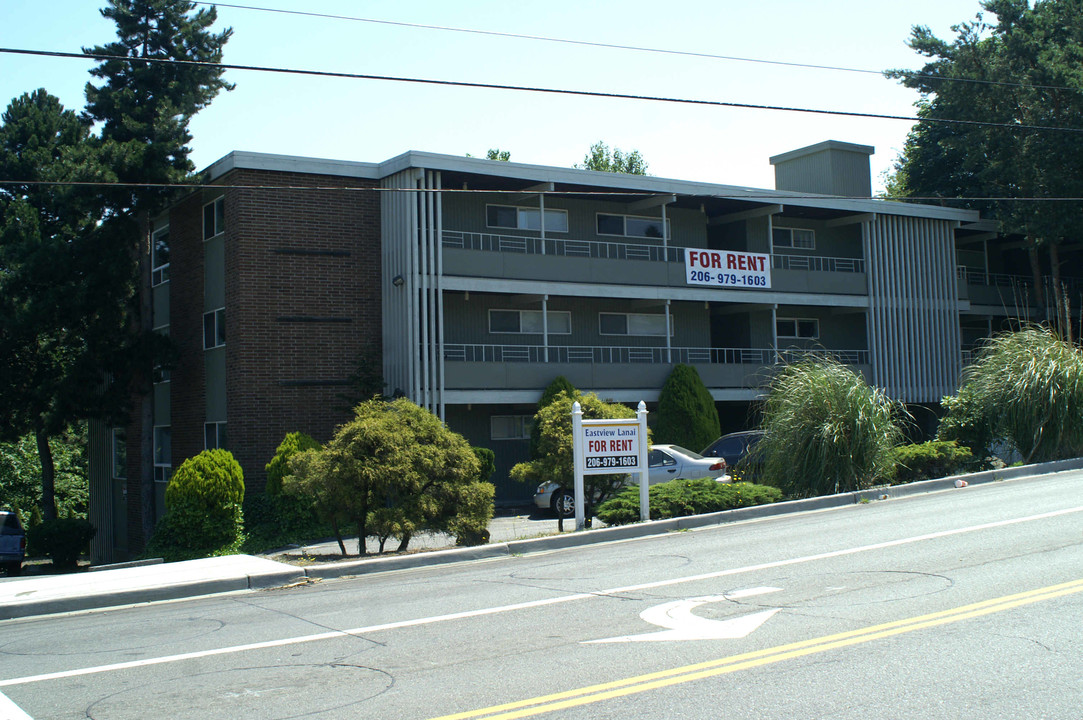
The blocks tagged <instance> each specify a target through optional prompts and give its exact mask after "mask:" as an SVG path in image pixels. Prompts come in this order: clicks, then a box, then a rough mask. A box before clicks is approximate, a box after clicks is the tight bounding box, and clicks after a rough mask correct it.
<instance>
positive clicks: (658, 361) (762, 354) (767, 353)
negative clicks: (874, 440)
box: [444, 344, 869, 365]
mask: <svg viewBox="0 0 1083 720" xmlns="http://www.w3.org/2000/svg"><path fill="white" fill-rule="evenodd" d="M815 355H829V356H831V357H833V358H835V359H836V360H838V361H839V362H841V363H843V364H845V365H867V364H868V363H869V351H868V350H825V349H822V348H820V349H807V350H802V349H797V348H790V349H786V350H773V349H771V348H693V347H674V348H669V349H667V348H664V347H623V346H590V345H550V346H549V347H548V353H547V352H546V347H545V346H543V345H451V344H445V345H444V360H447V361H449V362H497V363H500V362H511V363H516V362H527V363H541V362H550V363H595V364H602V363H613V364H632V363H644V364H651V365H662V364H670V363H684V364H686V365H773V364H775V363H776V362H786V363H792V362H796V361H797V360H801V359H804V358H807V357H810V356H815ZM546 358H548V359H546Z"/></svg>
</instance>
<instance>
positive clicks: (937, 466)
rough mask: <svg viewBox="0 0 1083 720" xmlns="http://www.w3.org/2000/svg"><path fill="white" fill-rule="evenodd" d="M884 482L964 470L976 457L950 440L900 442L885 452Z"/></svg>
mask: <svg viewBox="0 0 1083 720" xmlns="http://www.w3.org/2000/svg"><path fill="white" fill-rule="evenodd" d="M888 462H889V463H890V469H889V470H888V478H887V479H888V482H890V483H891V484H892V485H904V484H906V483H912V482H918V481H919V480H930V479H933V478H942V477H948V476H950V475H959V474H961V473H964V472H967V471H969V470H971V469H973V468H974V466H975V465H977V463H978V460H977V458H975V457H974V455H973V453H971V452H970V448H968V447H960V446H959V444H958V443H957V442H955V441H954V440H951V441H944V440H934V441H931V442H925V443H919V444H917V445H901V446H899V447H897V448H894V449H892V450H891V452H890V453H889V459H888Z"/></svg>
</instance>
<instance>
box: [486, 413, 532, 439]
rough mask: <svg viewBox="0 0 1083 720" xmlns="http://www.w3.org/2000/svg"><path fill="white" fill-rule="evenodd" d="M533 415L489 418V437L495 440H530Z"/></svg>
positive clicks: (494, 416)
mask: <svg viewBox="0 0 1083 720" xmlns="http://www.w3.org/2000/svg"><path fill="white" fill-rule="evenodd" d="M533 424H534V417H533V416H532V415H493V416H492V417H491V418H489V436H490V437H491V438H492V439H493V440H529V439H530V428H531V426H533Z"/></svg>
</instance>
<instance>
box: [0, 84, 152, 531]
mask: <svg viewBox="0 0 1083 720" xmlns="http://www.w3.org/2000/svg"><path fill="white" fill-rule="evenodd" d="M2 120H3V124H2V125H0V176H2V177H6V178H17V179H19V180H25V181H27V182H26V183H25V184H18V185H15V184H8V185H4V186H3V187H0V439H4V440H9V441H15V440H18V439H19V438H20V436H22V435H24V434H27V433H30V434H33V435H34V436H35V440H36V443H37V447H38V451H39V461H40V464H41V471H40V473H39V475H38V477H39V478H40V480H41V483H42V492H41V494H40V497H41V507H42V513H43V515H44V517H45V518H46V519H50V518H55V517H56V504H55V499H54V484H55V470H54V467H55V462H54V459H53V457H52V454H51V451H50V449H51V444H50V438H51V437H53V436H56V435H58V434H60V433H62V432H64V431H65V430H66V428H67V427H68V426H70V425H71V424H73V423H75V422H76V421H79V420H83V419H87V418H95V417H106V418H116V417H118V416H120V415H121V413H122V411H123V408H124V407H125V405H126V400H127V387H126V382H125V378H127V377H128V376H129V373H130V368H131V363H132V357H133V355H134V352H135V350H136V346H135V345H134V344H133V343H131V342H130V337H129V334H128V326H129V318H130V315H129V313H130V305H129V302H128V301H129V299H130V297H131V293H132V283H131V271H132V267H133V263H132V258H131V256H130V255H129V254H128V252H126V250H125V248H124V246H123V245H121V244H118V242H117V240H118V237H120V236H122V235H123V233H124V232H125V231H126V230H127V228H128V224H127V223H126V222H125V220H124V219H123V218H107V219H106V220H105V221H104V222H103V220H102V217H103V212H104V207H103V203H102V200H101V198H100V196H99V195H98V194H97V193H96V191H94V190H93V189H90V188H88V187H87V186H85V185H80V184H78V183H83V182H101V181H108V180H112V179H114V176H113V173H112V169H111V168H110V167H108V165H107V163H106V161H105V158H104V157H103V155H102V152H101V145H100V143H99V142H98V141H97V140H96V139H95V138H93V137H91V135H90V128H89V125H88V123H87V122H85V121H84V120H82V119H80V118H79V117H78V116H77V115H76V114H75V113H74V112H72V111H70V110H65V109H64V107H63V106H62V105H61V104H60V101H59V100H58V99H57V98H55V97H53V96H52V95H49V94H48V93H47V92H45V91H44V90H37V91H35V92H34V93H29V94H26V95H23V96H21V97H19V98H16V99H14V100H12V102H11V103H10V104H9V105H8V108H7V110H6V111H5V112H4V113H3V116H2ZM106 373H108V374H110V375H111V376H112V377H113V378H114V382H113V383H112V384H108V385H107V384H105V383H104V382H103V378H104V376H105V374H106ZM27 509H28V508H27Z"/></svg>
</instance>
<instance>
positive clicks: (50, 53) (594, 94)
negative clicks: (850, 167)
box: [0, 48, 1083, 133]
mask: <svg viewBox="0 0 1083 720" xmlns="http://www.w3.org/2000/svg"><path fill="white" fill-rule="evenodd" d="M0 53H4V54H16V55H36V56H41V57H60V58H75V59H81V60H101V61H120V62H131V63H140V62H142V63H156V64H166V65H184V66H192V67H214V68H219V69H222V70H242V71H253V72H267V73H278V74H286V75H308V76H314V77H328V78H343V79H351V80H377V81H385V82H402V83H414V84H423V85H436V86H444V87H467V88H478V89H487V90H510V91H516V92H534V93H543V94H549V95H571V96H576V97H591V98H604V99H617V100H640V101H648V102H661V103H676V104H682V105H700V106H710V107H729V108H739V109H744V110H774V111H780V112H794V113H805V114H812V115H833V116H838V117H854V118H866V119H876V120H899V121H904V122H909V123H915V122H917V123H937V124H942V125H956V126H971V127H998V128H1004V129H1009V130H1040V131H1052V132H1071V133H1083V128H1074V127H1062V126H1051V125H1024V124H1019V123H997V122H988V121H982V120H958V119H953V118H932V117H921V116H912V115H888V114H884V113H865V112H855V111H849V110H828V109H821V108H803V107H787V106H783V105H760V104H753V103H739V102H730V101H725V100H703V99H695V98H677V97H667V96H661V95H635V94H630V93H616V92H601V91H596V90H569V89H565V88H547V87H539V86H530V85H506V84H501V83H483V82H470V81H465V80H437V79H434V78H417V77H399V76H393V75H372V74H367V73H348V72H332V71H327V70H303V69H299V68H286V67H274V66H263V65H237V64H233V63H211V62H202V61H197V60H176V59H173V58H156V57H130V56H127V55H107V54H103V53H93V52H83V53H72V52H62V51H56V50H28V49H23V48H0Z"/></svg>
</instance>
